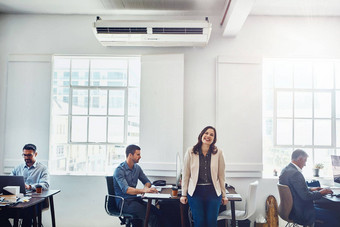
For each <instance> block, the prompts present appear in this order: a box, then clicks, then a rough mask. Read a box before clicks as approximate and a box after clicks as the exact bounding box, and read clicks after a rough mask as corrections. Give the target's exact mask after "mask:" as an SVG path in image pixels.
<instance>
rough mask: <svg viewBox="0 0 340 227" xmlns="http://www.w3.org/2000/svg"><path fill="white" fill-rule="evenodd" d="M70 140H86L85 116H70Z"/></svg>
mask: <svg viewBox="0 0 340 227" xmlns="http://www.w3.org/2000/svg"><path fill="white" fill-rule="evenodd" d="M71 135H72V136H71V141H72V142H87V117H72V128H71Z"/></svg>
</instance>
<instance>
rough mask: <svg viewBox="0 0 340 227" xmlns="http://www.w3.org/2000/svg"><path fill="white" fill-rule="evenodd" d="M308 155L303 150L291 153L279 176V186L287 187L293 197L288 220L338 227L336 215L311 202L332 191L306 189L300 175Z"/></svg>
mask: <svg viewBox="0 0 340 227" xmlns="http://www.w3.org/2000/svg"><path fill="white" fill-rule="evenodd" d="M307 158H308V155H307V153H306V152H305V151H303V150H299V149H298V150H295V151H294V152H293V153H292V158H291V163H289V165H288V166H286V167H285V168H284V169H283V170H282V172H281V175H280V178H279V182H280V184H284V185H287V186H288V187H289V189H290V191H291V193H292V196H293V208H292V211H291V213H290V215H289V218H290V219H292V220H293V221H294V222H296V223H297V224H300V225H312V224H313V223H314V222H315V219H316V220H319V221H321V223H320V222H316V223H315V226H316V227H318V226H325V227H326V226H340V223H339V221H338V220H337V218H336V217H337V216H336V214H335V213H334V212H333V211H331V210H326V209H323V208H320V207H317V206H316V205H314V204H313V200H317V199H320V198H321V197H322V196H324V195H326V194H331V193H332V190H330V189H323V188H320V187H316V188H308V187H307V184H306V180H305V178H304V176H303V175H302V168H303V167H304V166H305V165H306V162H307Z"/></svg>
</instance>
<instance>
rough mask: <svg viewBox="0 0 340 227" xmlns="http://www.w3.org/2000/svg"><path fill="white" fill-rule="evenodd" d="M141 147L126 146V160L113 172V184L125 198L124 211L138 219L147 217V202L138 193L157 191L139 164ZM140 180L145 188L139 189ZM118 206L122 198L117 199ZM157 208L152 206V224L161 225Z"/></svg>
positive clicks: (118, 194) (119, 194)
mask: <svg viewBox="0 0 340 227" xmlns="http://www.w3.org/2000/svg"><path fill="white" fill-rule="evenodd" d="M140 150H141V149H140V147H138V146H137V145H129V146H128V147H127V148H126V151H125V153H126V161H124V162H122V163H121V164H120V165H119V166H118V167H117V168H116V170H115V172H114V174H113V186H114V189H115V193H116V195H117V196H121V197H123V198H124V199H125V201H124V206H123V212H125V213H130V214H133V215H135V216H137V217H138V219H142V220H144V219H145V213H146V203H145V202H143V200H142V199H141V198H140V197H137V195H138V194H144V193H157V190H156V189H155V188H151V183H150V180H149V179H148V178H147V177H146V176H145V174H144V173H143V170H142V168H141V167H140V166H139V165H137V163H138V161H139V159H140V158H141V155H140ZM138 180H140V181H141V182H142V183H143V185H144V188H143V189H137V188H136V186H137V182H138ZM116 202H117V206H118V207H119V208H120V207H121V200H118V199H117V200H116ZM157 213H158V211H157V208H156V207H154V206H152V207H151V212H150V221H149V224H150V225H151V226H160V223H159V220H158V217H157Z"/></svg>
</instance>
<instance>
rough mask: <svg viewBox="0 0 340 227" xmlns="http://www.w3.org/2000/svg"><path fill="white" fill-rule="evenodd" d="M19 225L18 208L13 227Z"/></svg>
mask: <svg viewBox="0 0 340 227" xmlns="http://www.w3.org/2000/svg"><path fill="white" fill-rule="evenodd" d="M18 226H19V210H18V209H17V210H16V212H15V218H14V223H13V227H18Z"/></svg>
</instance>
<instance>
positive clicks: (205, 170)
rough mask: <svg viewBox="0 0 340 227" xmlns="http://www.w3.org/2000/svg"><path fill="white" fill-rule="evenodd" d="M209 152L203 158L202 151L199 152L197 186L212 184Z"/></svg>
mask: <svg viewBox="0 0 340 227" xmlns="http://www.w3.org/2000/svg"><path fill="white" fill-rule="evenodd" d="M210 160H211V152H210V151H208V153H207V155H206V156H204V155H203V153H202V150H201V149H200V151H199V163H200V166H199V172H198V181H197V184H212V180H211V172H210V163H211V161H210Z"/></svg>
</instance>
